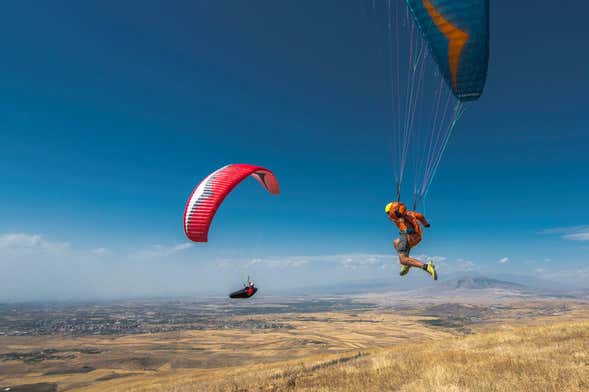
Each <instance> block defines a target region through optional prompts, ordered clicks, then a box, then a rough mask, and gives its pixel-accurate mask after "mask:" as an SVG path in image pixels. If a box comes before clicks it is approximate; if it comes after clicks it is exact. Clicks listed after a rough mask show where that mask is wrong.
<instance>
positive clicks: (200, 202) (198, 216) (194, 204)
mask: <svg viewBox="0 0 589 392" xmlns="http://www.w3.org/2000/svg"><path fill="white" fill-rule="evenodd" d="M249 176H252V177H254V178H255V179H256V180H258V181H259V182H260V184H262V186H264V188H266V190H267V191H268V192H270V193H271V194H273V195H277V194H279V193H280V187H279V186H278V181H277V180H276V177H275V176H274V173H272V172H271V171H270V170H268V169H266V168H263V167H261V166H255V165H248V164H231V165H227V166H225V167H222V168H220V169H219V170H217V171H215V172H213V173H211V174H209V175H208V176H207V177H206V178H205V179H204V180H202V182H201V183H200V184H198V186H197V187H196V188H194V191H193V192H192V194H191V195H190V198H189V199H188V202H186V207H185V208H184V232H185V233H186V236H187V237H188V238H189V239H191V240H192V241H195V242H207V240H208V233H209V227H210V225H211V222H212V220H213V217H214V216H215V213H216V212H217V209H218V208H219V206H220V205H221V204H222V203H223V200H225V197H227V195H228V194H229V193H230V192H231V191H232V190H233V188H235V187H236V186H237V184H239V183H240V182H241V181H243V180H244V179H245V178H246V177H249Z"/></svg>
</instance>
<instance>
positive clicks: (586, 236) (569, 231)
mask: <svg viewBox="0 0 589 392" xmlns="http://www.w3.org/2000/svg"><path fill="white" fill-rule="evenodd" d="M541 234H559V235H560V237H561V238H562V239H564V240H568V241H589V225H582V226H568V227H566V226H565V227H554V228H551V229H546V230H543V231H542V232H541Z"/></svg>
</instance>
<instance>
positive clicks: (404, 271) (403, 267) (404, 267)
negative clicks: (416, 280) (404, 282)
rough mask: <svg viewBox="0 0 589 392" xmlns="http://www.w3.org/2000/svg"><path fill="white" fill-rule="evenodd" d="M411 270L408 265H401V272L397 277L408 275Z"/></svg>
mask: <svg viewBox="0 0 589 392" xmlns="http://www.w3.org/2000/svg"><path fill="white" fill-rule="evenodd" d="M410 269H411V266H410V265H402V264H401V272H400V273H399V275H401V276H405V275H407V274H408V273H409V270H410Z"/></svg>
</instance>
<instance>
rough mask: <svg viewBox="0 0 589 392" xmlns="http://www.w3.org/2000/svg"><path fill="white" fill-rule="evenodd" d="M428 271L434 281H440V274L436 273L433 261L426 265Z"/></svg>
mask: <svg viewBox="0 0 589 392" xmlns="http://www.w3.org/2000/svg"><path fill="white" fill-rule="evenodd" d="M426 267H427V269H426V270H425V271H426V272H427V273H428V274H430V275H431V276H432V278H434V280H438V273H437V272H436V266H435V265H434V262H433V261H431V260H430V261H428V262H427V264H426Z"/></svg>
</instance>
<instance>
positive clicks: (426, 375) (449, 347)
mask: <svg viewBox="0 0 589 392" xmlns="http://www.w3.org/2000/svg"><path fill="white" fill-rule="evenodd" d="M210 376H212V377H207V378H206V379H204V380H198V379H196V380H194V381H193V382H187V381H188V380H187V379H186V378H183V379H181V380H177V381H179V382H176V383H174V384H173V385H169V386H162V387H160V388H158V389H157V390H158V391H174V392H188V391H205V390H209V391H234V392H237V391H244V392H245V391H277V392H278V391H350V392H351V391H406V392H414V391H415V392H416V391H439V392H445V391H447V392H458V391H473V392H485V391H506V392H507V391H509V392H512V391H538V392H540V391H541V392H548V391H554V392H567V391H579V392H580V391H589V322H579V323H565V324H555V325H544V326H534V327H521V326H520V327H515V328H508V329H505V330H502V331H496V332H490V333H482V334H477V335H471V336H467V337H457V338H449V339H444V340H439V341H432V342H427V343H408V344H402V345H399V346H396V347H392V348H387V349H380V350H376V351H372V352H370V351H368V352H364V353H363V352H358V353H356V354H346V355H338V356H334V357H331V358H323V359H321V358H311V359H308V360H304V361H298V362H297V361H293V362H290V363H281V364H276V365H275V366H273V367H250V368H249V369H239V370H233V371H232V370H228V371H226V372H223V373H217V374H214V375H213V374H211V375H210ZM215 377H216V378H217V379H216V380H215Z"/></svg>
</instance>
